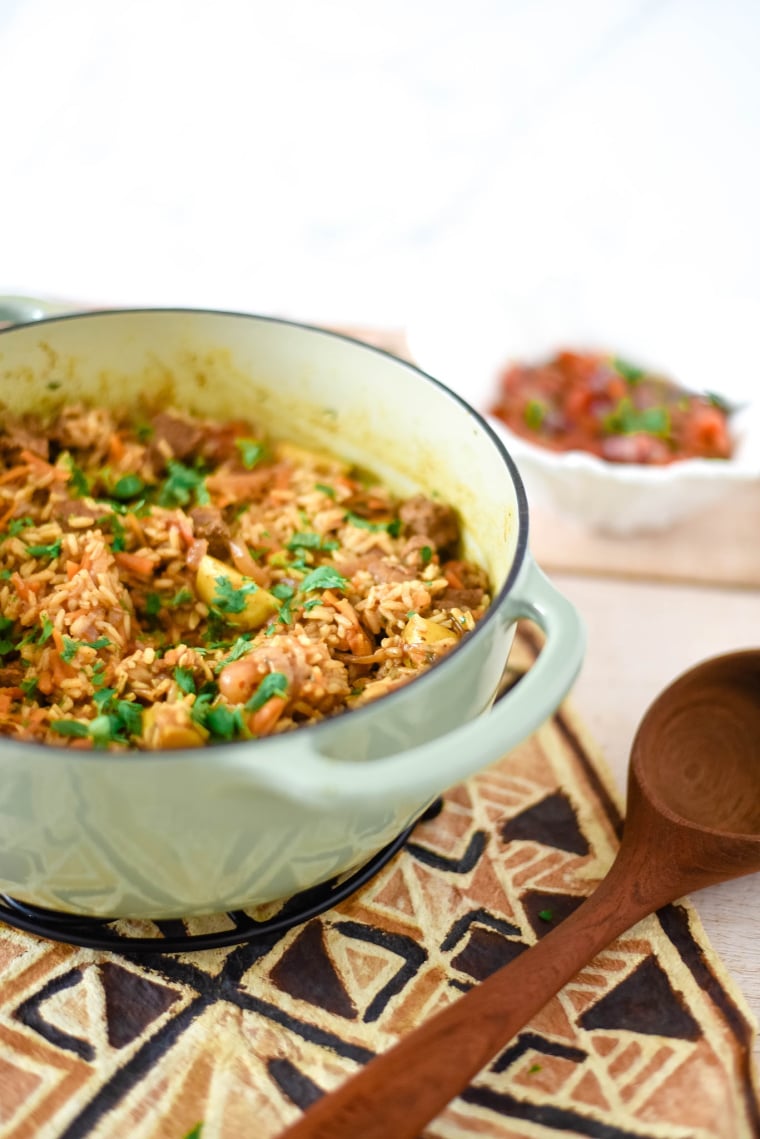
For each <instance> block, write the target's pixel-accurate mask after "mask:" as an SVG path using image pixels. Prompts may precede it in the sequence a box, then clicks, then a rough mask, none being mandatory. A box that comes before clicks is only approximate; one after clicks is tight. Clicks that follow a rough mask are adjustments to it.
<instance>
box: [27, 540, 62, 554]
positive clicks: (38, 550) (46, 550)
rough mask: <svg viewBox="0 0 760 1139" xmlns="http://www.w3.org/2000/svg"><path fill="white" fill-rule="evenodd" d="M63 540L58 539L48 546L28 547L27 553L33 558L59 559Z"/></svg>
mask: <svg viewBox="0 0 760 1139" xmlns="http://www.w3.org/2000/svg"><path fill="white" fill-rule="evenodd" d="M61 541H62V539H61V538H56V540H55V541H54V542H50V543H49V544H48V545H47V546H27V547H26V551H27V553H28V554H31V555H32V557H33V558H51V559H52V558H57V557H58V555H59V554H60V552H61Z"/></svg>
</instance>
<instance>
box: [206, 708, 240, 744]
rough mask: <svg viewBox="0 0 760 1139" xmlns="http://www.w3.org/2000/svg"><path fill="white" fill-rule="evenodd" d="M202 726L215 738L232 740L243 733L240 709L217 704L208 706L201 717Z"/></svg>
mask: <svg viewBox="0 0 760 1139" xmlns="http://www.w3.org/2000/svg"><path fill="white" fill-rule="evenodd" d="M197 703H198V701H197V700H196V704H197ZM203 727H204V728H206V730H207V731H209V732H210V733H211V735H212V736H214V737H215V738H216V739H220V740H232V739H234V738H235V737H236V736H239V735H243V734H244V733H245V724H244V722H243V713H242V710H241V709H240V708H228V707H227V706H226V705H225V704H218V705H217V706H216V708H209V710H208V712H207V713H206V715H205V717H204V719H203Z"/></svg>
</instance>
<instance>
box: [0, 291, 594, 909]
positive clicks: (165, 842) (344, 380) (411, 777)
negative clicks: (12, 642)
mask: <svg viewBox="0 0 760 1139" xmlns="http://www.w3.org/2000/svg"><path fill="white" fill-rule="evenodd" d="M43 308H44V306H42V305H41V304H40V303H39V302H29V301H27V300H25V299H21V300H19V299H18V298H16V299H14V300H13V301H11V300H8V301H7V302H6V303H5V304H4V303H3V301H2V300H0V319H2V318H3V315H5V318H6V319H7V318H9V317H10V318H12V319H16V320H27V321H29V322H30V323H25V324H18V325H17V326H16V327H11V328H7V329H5V330H3V331H2V332H0V401H1V402H2V403H3V404H4V405H5V406H6V407H8V408H10V409H11V410H13V411H22V410H32V409H33V410H40V409H44V408H45V407H48V406H53V405H55V404H56V403H60V402H61V401H62V400H65V401H67V402H72V401H75V400H81V399H85V400H88V401H96V402H101V403H107V404H110V405H119V406H121V405H123V404H125V403H128V402H129V401H131V400H133V399H135V398H136V397H137V396H138V395H139V394H140V393H141V392H143V391H145V390H148V391H150V392H152V393H154V394H155V393H157V392H160V393H161V394H162V395H163V396H165V397H166V399H167V400H169V401H171V402H173V403H175V404H177V405H179V406H183V407H187V408H189V409H192V410H195V411H198V412H201V413H206V414H211V415H215V416H228V415H231V416H235V417H240V416H249V417H251V418H252V419H253V420H254V421H256V422H258V423H261V424H262V425H263V426H264V427H265V428H266V429H268V430H270V431H273V432H275V433H278V434H282V435H286V436H288V437H290V438H291V439H295V440H296V441H300V442H302V443H304V444H311V445H312V446H317V447H321V448H327V449H329V450H331V451H333V452H334V453H337V454H339V455H341V456H342V457H344V458H346V459H347V460H350V461H356V462H360V463H361V464H362V465H363V466H364V467H368V468H370V469H372V470H374V471H375V472H376V473H377V474H378V475H380V476H381V477H382V478H385V479H387V480H388V481H389V482H390V483H391V484H392V485H393V486H394V487H395V489H396V490H398V491H399V492H400V493H402V494H407V493H410V492H414V491H415V490H417V489H420V488H422V489H425V490H428V491H436V492H438V493H440V495H441V496H442V497H443V498H444V499H445V500H447V501H450V502H452V503H454V504H455V505H456V506H457V508H458V510H459V512H460V515H461V517H462V519H463V522H464V525H465V538H464V541H465V549H466V552H467V554H468V555H469V556H471V557H474V558H477V559H479V560H480V561H481V562H483V563H484V564H485V565H486V566H487V568H488V570H489V572H490V574H491V578H492V581H493V582H494V584H495V590H494V600H493V603H492V606H491V608H490V610H489V612H488V614H487V615H486V617H485V618H484V619H483V620H482V621H481V622H480V624H479V625H478V626H477V628H476V630H475V632H474V633H472V634H471V635H470V636H468V637H466V638H465V639H464V640H463V641H462V642H461V643H460V645H458V646H457V648H456V649H454V650H453V651H452V652H451V653H450V654H449V655H448V656H447V657H446V658H444V659H443V660H442V661H441V662H440V663H438V664H437V665H436V666H435V667H433V668H432V669H431V670H430V671H429V672H427V673H426V674H424V675H423V676H421V677H420V678H419V679H417V680H415V681H414V682H413V683H411V684H409V685H408V686H406V687H404V688H401V689H399V690H398V691H396V692H393V693H391V694H390V695H388V696H386V697H384V698H383V699H381V700H379V701H377V702H376V703H375V704H371V705H368V706H366V707H365V708H362V709H358V710H356V711H353V712H349V713H345V714H343V715H340V716H337V717H335V718H334V719H331V720H325V721H323V722H321V723H318V724H315V725H313V726H311V727H308V728H301V729H299V730H297V731H295V732H292V733H286V734H283V735H280V736H274V737H271V738H268V739H263V740H259V741H253V742H247V743H246V742H241V743H233V744H225V745H220V746H212V747H207V748H205V749H200V750H197V751H193V750H188V751H173V752H163V753H162V752H152V753H128V754H111V753H104V752H91V753H84V752H76V751H67V750H65V749H63V748H55V747H42V746H39V745H35V744H29V743H18V742H13V741H11V740H9V739H6V738H2V737H0V892H2V893H6V894H9V895H11V896H13V897H15V898H17V899H19V900H21V901H24V902H28V903H32V904H35V905H38V906H45V907H49V908H52V909H58V910H63V911H68V912H73V913H79V914H85V915H93V916H107V917H116V916H131V917H152V918H169V917H179V916H189V915H191V914H202V913H213V912H219V911H224V910H230V909H236V908H240V907H245V906H251V905H255V904H259V903H263V902H268V901H272V900H275V899H279V898H285V897H289V896H290V895H292V894H294V893H297V892H298V891H301V890H303V889H305V888H306V887H308V886H311V885H314V884H316V883H319V882H323V881H326V880H327V879H330V878H332V877H334V876H335V875H338V874H341V873H343V872H345V871H347V870H350V869H352V868H355V867H358V866H360V865H361V864H363V863H364V862H366V861H367V860H368V859H369V858H370V857H371V856H372V855H373V854H374V853H376V852H377V851H378V850H380V849H381V848H382V847H384V846H385V845H386V844H387V843H388V842H390V841H391V840H392V839H393V838H394V837H395V836H396V835H397V834H399V833H400V832H401V831H402V830H404V829H405V828H406V827H407V826H409V825H410V824H411V823H412V822H413V821H414V820H415V819H416V818H417V817H418V816H419V815H420V814H421V813H422V812H423V811H424V810H425V808H426V807H427V806H428V805H429V803H430V802H431V800H433V799H434V798H435V797H436V796H437V795H439V794H440V793H441V792H443V791H445V790H446V789H447V788H449V787H451V786H452V785H454V784H456V783H458V782H459V781H461V780H463V779H466V778H467V777H468V776H470V775H472V774H474V773H475V772H477V771H480V770H482V769H483V768H484V767H486V766H487V765H488V764H491V763H493V762H494V761H495V760H497V759H500V758H501V757H502V756H504V755H505V754H506V753H507V752H509V750H510V749H511V748H513V747H515V745H516V744H518V743H519V742H520V741H521V740H523V739H524V738H525V737H526V736H528V735H529V734H530V733H531V732H532V731H534V730H535V729H536V728H537V727H538V726H539V725H540V724H541V723H542V722H543V721H544V720H545V719H547V718H548V717H549V716H550V715H551V713H552V712H553V711H554V710H555V709H556V707H557V705H558V704H559V703H560V701H561V700H562V698H563V697H564V695H565V694H566V693H567V691H568V689H569V688H570V686H571V684H572V682H573V680H574V678H575V676H576V674H577V671H578V669H579V667H580V664H581V660H582V656H583V648H584V634H583V628H582V625H581V622H580V620H579V618H578V615H577V614H576V612H575V610H574V609H573V607H572V606H571V605H570V604H569V603H568V602H567V601H566V600H565V599H564V598H563V597H562V596H561V595H560V594H559V593H558V592H557V590H556V589H555V588H554V587H553V586H552V585H551V584H550V582H549V581H548V580H547V579H546V578H545V577H544V575H543V574H542V573H541V571H540V570H539V569H538V567H537V566H536V564H535V562H534V561H533V558H532V557H531V554H530V552H529V548H528V509H527V504H526V499H525V494H524V491H523V487H522V483H521V481H520V477H519V474H518V472H517V470H516V468H515V465H514V463H513V461H512V459H511V458H510V456H509V454H508V453H507V451H506V450H505V448H504V446H503V444H502V443H501V442H500V441H499V440H498V439H497V438H496V436H495V435H494V434H493V432H492V431H491V430H490V428H489V427H488V425H487V424H486V423H485V422H484V421H483V419H481V418H480V416H478V415H477V414H476V413H475V412H474V411H473V410H472V408H470V407H469V406H468V405H467V404H465V403H464V402H463V401H462V400H460V399H459V398H458V397H457V396H455V395H454V394H453V393H452V392H451V391H449V390H448V389H447V388H445V387H443V386H442V385H440V384H439V383H437V382H436V381H435V380H433V379H431V378H430V377H429V376H426V375H425V374H423V373H422V372H420V371H419V370H418V369H416V368H414V367H413V366H412V365H411V364H408V363H406V362H404V361H402V360H399V359H397V358H395V357H393V356H390V355H388V354H386V353H384V352H381V351H378V350H377V349H374V348H371V347H368V346H367V345H365V344H362V343H359V342H357V341H355V340H351V339H348V338H346V337H344V336H340V335H337V334H334V333H330V332H326V331H324V330H321V329H317V328H311V327H307V326H304V325H300V324H293V323H288V322H286V321H282V320H275V319H269V318H266V317H260V316H250V315H243V314H236V313H222V312H206V311H184V310H147V311H141V310H131V311H115V312H113V311H109V312H97V313H86V314H76V315H67V316H55V317H53V318H48V319H40V317H41V316H43ZM519 617H527V618H531V619H533V620H535V621H537V622H538V624H539V625H540V626H541V627H542V628H543V630H544V631H545V633H546V644H545V647H544V649H543V651H542V652H541V654H540V657H539V659H538V661H537V663H536V664H535V665H534V666H533V667H532V668H531V669H530V671H529V672H528V674H527V675H526V676H525V677H524V678H523V679H522V680H521V681H520V683H519V685H517V686H516V687H515V688H514V689H513V690H512V691H510V692H509V693H508V694H507V695H506V696H504V697H503V698H502V699H500V700H499V701H498V702H496V703H494V698H495V694H496V692H497V689H498V687H499V681H500V678H501V676H502V673H503V671H504V667H505V664H506V661H507V657H508V655H509V651H510V647H511V645H512V641H513V637H514V633H515V622H516V620H517V619H518V618H519Z"/></svg>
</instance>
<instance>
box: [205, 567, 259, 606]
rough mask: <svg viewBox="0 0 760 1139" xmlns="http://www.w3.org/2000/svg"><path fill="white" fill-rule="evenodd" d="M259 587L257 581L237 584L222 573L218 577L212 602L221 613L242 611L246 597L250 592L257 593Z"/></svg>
mask: <svg viewBox="0 0 760 1139" xmlns="http://www.w3.org/2000/svg"><path fill="white" fill-rule="evenodd" d="M258 588H259V587H258V585H256V582H255V581H245V582H243V584H242V585H241V586H235V585H233V584H232V582H231V581H230V579H229V578H228V577H226V576H225V575H224V574H222V575H220V576H219V577H218V578H217V579H216V590H215V592H214V596H213V597H212V598H211V604H212V605H213V606H214V607H215V608H216V609H218V610H219V611H220V613H242V612H243V610H244V609H245V599H246V597H247V596H248V595H249V593H255V592H256V591H257V589H258Z"/></svg>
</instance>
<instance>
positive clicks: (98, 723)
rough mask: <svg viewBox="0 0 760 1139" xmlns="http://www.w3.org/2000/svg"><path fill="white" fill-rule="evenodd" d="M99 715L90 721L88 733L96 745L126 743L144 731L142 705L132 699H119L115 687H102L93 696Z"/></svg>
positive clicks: (101, 746)
mask: <svg viewBox="0 0 760 1139" xmlns="http://www.w3.org/2000/svg"><path fill="white" fill-rule="evenodd" d="M93 701H94V703H95V704H96V705H97V708H98V710H99V715H97V716H96V717H95V719H94V720H92V721H91V722H90V725H89V731H88V735H89V736H90V738H91V739H92V742H93V743H94V744H95V747H99V748H103V747H107V746H108V744H109V743H126V742H127V740H128V737H129V736H138V735H139V734H140V732H141V731H142V712H143V710H142V707H141V706H140V705H139V704H136V703H133V702H132V701H130V700H117V699H116V689H115V688H101V689H100V691H99V692H96V693H95V695H94V697H93Z"/></svg>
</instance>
